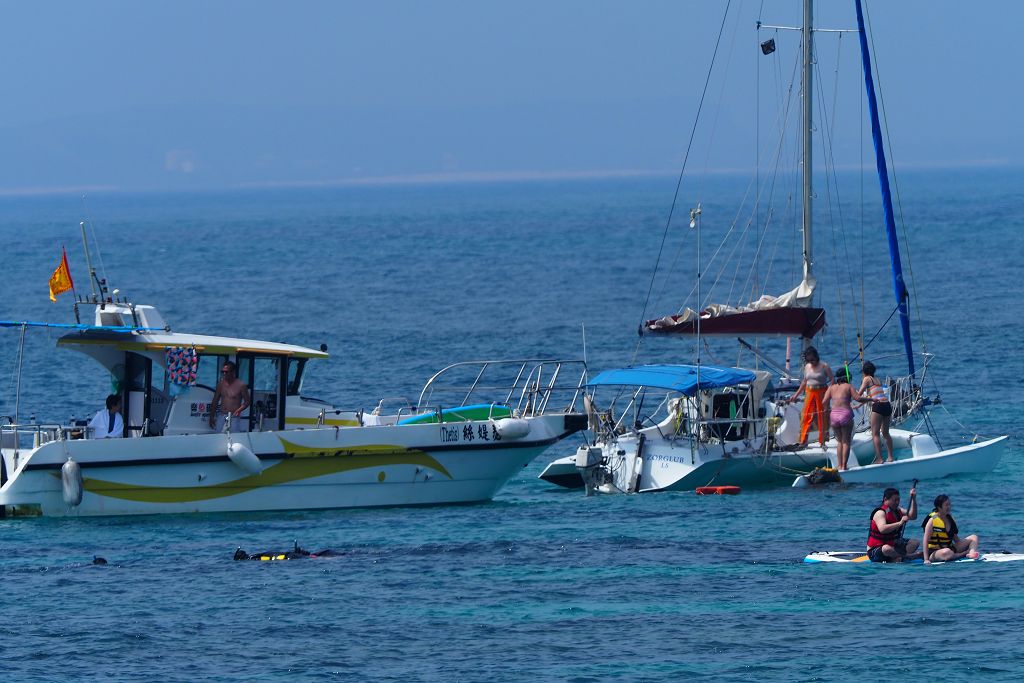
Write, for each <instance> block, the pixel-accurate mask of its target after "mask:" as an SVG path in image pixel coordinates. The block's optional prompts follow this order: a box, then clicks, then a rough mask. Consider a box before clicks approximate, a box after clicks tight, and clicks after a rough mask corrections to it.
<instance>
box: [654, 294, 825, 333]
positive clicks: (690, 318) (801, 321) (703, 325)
mask: <svg viewBox="0 0 1024 683" xmlns="http://www.w3.org/2000/svg"><path fill="white" fill-rule="evenodd" d="M814 284H815V283H814V280H810V281H808V280H804V281H803V282H801V283H800V284H799V285H798V286H797V287H796V289H793V290H791V291H789V292H786V293H785V294H780V295H779V296H771V295H769V294H764V295H762V296H761V298H760V299H758V300H757V301H752V302H750V303H749V304H747V305H746V306H729V305H727V304H710V305H708V306H707V307H706V308H705V309H704V310H703V311H701V312H700V333H701V334H702V335H738V334H746V335H781V336H791V337H805V338H807V339H810V338H811V337H813V336H814V335H816V334H817V333H818V332H820V331H821V328H822V327H824V326H825V310H824V309H822V308H813V307H811V305H810V304H811V300H812V296H813V294H814ZM644 329H645V330H647V331H648V332H656V333H665V334H696V333H697V312H696V311H694V310H693V309H692V308H687V309H685V310H684V311H683V312H682V313H680V314H678V315H668V316H665V317H664V318H658V319H656V320H648V321H646V322H645V323H644Z"/></svg>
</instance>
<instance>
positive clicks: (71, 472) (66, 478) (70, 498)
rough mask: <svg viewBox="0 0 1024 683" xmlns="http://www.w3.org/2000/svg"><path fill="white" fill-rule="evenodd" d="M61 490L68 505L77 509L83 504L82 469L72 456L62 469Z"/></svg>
mask: <svg viewBox="0 0 1024 683" xmlns="http://www.w3.org/2000/svg"><path fill="white" fill-rule="evenodd" d="M60 488H61V493H62V494H63V495H64V502H65V503H66V504H67V505H70V506H71V507H76V506H78V504H79V503H81V502H82V467H81V466H80V465H79V464H78V463H77V462H75V461H74V460H72V459H71V457H70V456H68V461H67V462H66V463H64V466H63V467H61V468H60Z"/></svg>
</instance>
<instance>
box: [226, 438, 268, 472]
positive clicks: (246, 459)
mask: <svg viewBox="0 0 1024 683" xmlns="http://www.w3.org/2000/svg"><path fill="white" fill-rule="evenodd" d="M228 457H229V458H230V459H231V462H233V463H235V465H237V466H238V467H239V469H242V470H244V471H246V472H248V473H249V474H259V473H260V472H262V471H263V463H262V462H261V461H260V459H259V458H258V457H256V454H255V453H253V452H252V451H251V450H249V449H248V448H246V447H245V446H243V445H242V444H240V443H231V444H228Z"/></svg>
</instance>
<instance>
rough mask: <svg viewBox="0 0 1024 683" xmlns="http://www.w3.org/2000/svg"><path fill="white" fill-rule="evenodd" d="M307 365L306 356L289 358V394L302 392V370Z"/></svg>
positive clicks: (293, 394)
mask: <svg viewBox="0 0 1024 683" xmlns="http://www.w3.org/2000/svg"><path fill="white" fill-rule="evenodd" d="M305 367H306V359H305V358H289V359H288V395H289V396H298V395H299V394H300V393H302V371H303V370H304V369H305Z"/></svg>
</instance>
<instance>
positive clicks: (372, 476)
mask: <svg viewBox="0 0 1024 683" xmlns="http://www.w3.org/2000/svg"><path fill="white" fill-rule="evenodd" d="M574 417H578V416H572V415H568V416H567V415H551V416H540V417H535V418H530V420H529V422H530V430H529V433H528V435H527V436H525V437H523V438H519V439H515V440H508V439H499V440H495V439H494V435H495V431H494V429H493V424H492V423H491V422H490V421H486V420H485V421H479V422H466V423H449V424H443V425H437V424H430V425H409V426H401V427H364V428H342V429H314V430H289V431H285V432H258V433H246V434H238V435H227V434H208V435H187V436H168V437H153V438H144V439H110V440H95V441H61V442H52V443H49V444H45V445H44V446H41V447H39V448H37V449H35V450H34V451H28V452H26V451H22V453H21V454H20V457H19V458H18V461H17V464H16V466H15V467H14V468H8V470H7V471H11V469H13V472H12V473H11V475H10V477H9V480H7V481H6V482H5V483H4V484H3V486H2V487H0V510H2V511H3V512H4V513H5V514H8V515H29V516H31V515H43V516H55V517H59V516H96V515H136V514H162V513H188V512H239V511H255V510H308V509H323V508H354V507H378V506H396V505H437V504H446V503H471V502H478V501H485V500H489V499H490V498H492V497H493V496H494V494H495V493H497V491H498V490H499V489H500V488H501V487H502V486H503V485H504V484H505V483H506V482H507V481H508V480H509V479H510V478H511V477H512V476H514V475H515V474H516V472H518V471H520V470H521V469H522V468H523V467H525V466H526V465H527V464H529V463H530V461H532V460H533V459H534V458H535V457H536V456H537V455H539V454H540V453H542V452H543V451H544V450H546V449H547V448H548V447H549V446H550V445H551V444H553V443H555V442H556V441H558V440H559V439H561V438H563V437H565V436H567V435H568V434H570V433H572V432H573V431H576V429H578V428H579V427H580V426H582V425H579V424H578V422H579V421H578V420H576V421H574V420H573V419H572V418H574ZM485 437H486V438H485ZM232 445H234V448H233V449H232V450H233V451H234V455H235V457H234V458H233V457H232V455H229V448H231V447H232ZM239 446H241V447H242V448H239ZM240 450H248V451H250V452H251V453H252V454H253V455H254V456H255V458H256V459H258V462H259V465H258V466H257V467H259V466H262V470H261V471H259V472H258V473H254V472H253V470H252V462H251V461H250V460H240V459H239V458H238V457H237V452H238V451H240ZM4 455H5V462H6V463H10V462H13V460H14V459H13V453H12V452H8V451H7V449H5V452H4ZM69 457H70V458H71V459H72V460H73V461H74V462H75V463H77V464H78V466H79V467H80V469H81V473H82V481H81V485H82V490H83V495H82V498H81V502H80V503H79V504H78V505H70V504H68V503H67V502H66V495H65V491H64V486H63V485H62V480H61V468H62V467H63V465H64V463H66V462H67V461H68V459H69Z"/></svg>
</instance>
